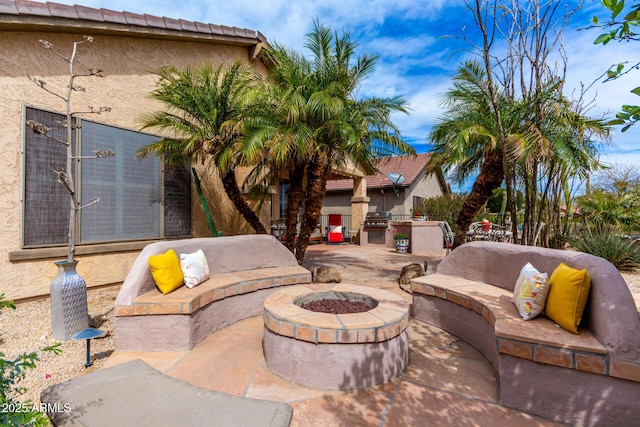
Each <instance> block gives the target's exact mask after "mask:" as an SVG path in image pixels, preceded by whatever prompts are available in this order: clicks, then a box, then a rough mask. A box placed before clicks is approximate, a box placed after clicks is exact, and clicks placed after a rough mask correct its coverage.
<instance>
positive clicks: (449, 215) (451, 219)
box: [420, 194, 466, 232]
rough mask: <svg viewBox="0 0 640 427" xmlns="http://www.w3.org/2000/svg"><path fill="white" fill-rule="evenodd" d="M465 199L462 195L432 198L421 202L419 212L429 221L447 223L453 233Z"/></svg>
mask: <svg viewBox="0 0 640 427" xmlns="http://www.w3.org/2000/svg"><path fill="white" fill-rule="evenodd" d="M465 197H466V196H464V195H462V194H451V195H445V196H438V197H432V198H430V199H426V200H424V201H423V202H422V206H420V211H421V212H422V215H425V216H426V217H427V218H429V219H430V220H431V221H447V222H448V223H449V225H450V226H451V229H452V230H453V231H454V232H455V231H456V221H457V220H458V214H459V213H460V209H462V203H463V202H464V199H465Z"/></svg>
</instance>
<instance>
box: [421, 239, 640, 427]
mask: <svg viewBox="0 0 640 427" xmlns="http://www.w3.org/2000/svg"><path fill="white" fill-rule="evenodd" d="M527 262H531V263H532V264H533V265H534V266H535V267H536V268H537V269H538V270H540V271H543V272H544V271H546V272H548V273H549V274H551V273H552V272H553V271H554V270H555V268H556V267H557V266H558V264H559V263H560V262H564V263H566V264H567V265H569V266H571V267H574V268H579V269H583V268H585V269H586V270H587V271H588V273H589V276H590V278H591V291H590V295H589V299H588V301H587V306H586V308H585V312H584V316H583V320H582V324H581V327H580V330H579V332H580V333H579V335H575V334H572V333H571V332H568V331H566V330H564V329H562V328H560V327H559V326H557V325H555V323H554V322H553V321H551V320H550V319H548V318H546V317H544V316H542V315H541V316H538V317H536V318H535V319H532V320H529V321H524V320H522V318H521V317H520V315H519V314H518V311H517V309H516V308H515V306H514V305H513V303H512V302H511V296H512V294H513V288H514V286H515V282H516V280H517V278H518V275H519V273H520V270H521V268H522V267H523V266H524V265H525V264H526V263H527ZM411 289H412V291H413V295H414V306H413V316H414V317H415V318H417V319H419V320H423V321H425V322H427V323H431V324H434V325H436V326H438V327H441V328H442V329H445V330H446V331H449V332H451V333H453V334H454V335H457V336H459V337H460V338H462V339H464V340H465V341H467V342H469V343H470V344H472V345H473V346H475V347H476V348H477V349H478V350H480V351H481V352H482V353H483V354H484V355H485V356H486V357H487V359H488V360H489V361H490V362H491V364H492V365H493V367H494V368H495V370H496V371H497V373H498V376H499V381H500V387H499V398H500V403H501V404H502V405H504V406H507V407H511V408H516V409H519V410H522V411H526V412H529V413H532V414H535V415H539V416H542V417H544V418H548V419H552V420H555V421H559V422H564V423H568V424H571V425H588V426H592V425H594V426H595V425H606V426H616V425H619V426H629V425H640V405H638V396H640V322H639V320H638V312H637V309H636V306H635V303H634V301H633V297H632V296H631V293H630V292H629V288H628V286H627V285H626V283H625V281H624V279H623V278H622V276H621V275H620V273H619V272H618V270H617V269H616V268H615V267H614V266H613V265H612V264H611V263H609V262H608V261H606V260H604V259H602V258H599V257H595V256H592V255H588V254H584V253H580V252H573V251H561V250H553V249H544V248H535V247H528V246H520V245H511V244H504V243H493V242H472V243H467V244H465V245H463V246H461V247H459V248H457V249H456V250H455V251H453V252H452V253H451V254H450V255H449V256H447V257H446V258H445V259H444V260H443V261H442V262H441V263H440V265H439V266H438V268H437V272H436V273H435V274H431V275H428V276H423V277H419V278H416V279H413V280H412V281H411Z"/></svg>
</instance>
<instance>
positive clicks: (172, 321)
mask: <svg viewBox="0 0 640 427" xmlns="http://www.w3.org/2000/svg"><path fill="white" fill-rule="evenodd" d="M168 249H173V250H175V251H176V253H177V254H178V255H179V254H180V253H192V252H195V251H197V250H198V249H202V251H203V252H204V254H205V256H206V258H207V264H208V265H209V270H210V273H211V277H210V278H209V279H208V280H206V281H205V282H203V283H201V284H200V285H198V286H196V287H195V288H192V289H189V288H187V287H186V286H182V287H180V288H179V289H177V290H175V291H173V292H171V293H169V294H166V295H163V294H162V293H161V292H160V291H158V290H157V288H156V285H155V282H154V281H153V277H152V276H151V272H150V271H149V264H148V259H149V256H151V255H157V254H161V253H164V252H165V251H167V250H168ZM310 282H311V273H310V272H309V270H307V269H305V268H304V267H301V266H299V265H298V263H297V261H296V258H295V256H294V255H293V254H292V253H291V252H290V251H288V250H287V248H285V247H284V246H283V245H282V243H280V242H278V240H276V239H275V238H274V237H273V236H268V235H244V236H229V237H217V238H197V239H185V240H171V241H163V242H156V243H151V244H149V245H147V246H146V247H145V248H144V249H143V250H142V251H141V252H140V254H139V255H138V257H137V258H136V259H135V261H134V262H133V266H132V267H131V270H130V271H129V274H128V275H127V277H126V278H125V280H124V283H123V284H122V288H121V289H120V292H119V293H118V296H117V298H116V302H115V344H116V349H131V350H190V349H192V348H193V347H195V346H196V345H197V344H198V343H199V342H200V341H202V340H203V339H204V338H206V337H207V336H209V335H210V334H212V333H213V332H215V331H217V330H219V329H221V328H224V327H226V326H228V325H230V324H232V323H235V322H237V321H239V320H242V319H245V318H247V317H252V316H257V315H259V314H262V308H263V303H264V300H265V299H266V298H267V297H268V296H269V295H270V294H271V293H272V292H274V291H275V290H276V289H277V288H278V287H281V286H286V285H295V284H301V283H310Z"/></svg>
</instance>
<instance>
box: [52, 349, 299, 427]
mask: <svg viewBox="0 0 640 427" xmlns="http://www.w3.org/2000/svg"><path fill="white" fill-rule="evenodd" d="M41 400H42V402H43V403H45V404H47V407H48V408H56V407H57V408H62V409H61V410H59V411H55V412H53V411H52V412H49V413H48V414H47V415H49V417H50V419H51V421H52V423H53V425H54V426H58V427H63V426H64V427H66V426H74V427H75V426H87V427H103V426H104V427H111V426H118V427H138V426H154V427H164V426H166V427H174V426H252V427H286V426H288V425H290V424H291V419H292V417H293V408H292V407H291V405H289V404H287V403H277V402H271V401H268V400H258V399H251V398H247V397H240V396H232V395H229V394H226V393H222V392H218V391H212V390H208V389H205V388H201V387H196V386H194V385H191V384H188V383H186V382H184V381H180V380H177V379H175V378H172V377H170V376H168V375H165V374H163V373H162V372H160V371H158V370H156V369H153V368H152V367H150V366H149V365H147V364H146V363H144V362H143V361H141V360H132V361H130V362H126V363H123V364H120V365H116V366H113V367H111V368H106V369H100V370H98V371H94V372H92V373H90V374H87V375H83V376H80V377H77V378H73V379H71V380H68V381H65V382H63V383H60V384H55V385H52V386H49V387H47V388H45V389H44V391H43V392H42V394H41ZM65 405H66V407H67V408H68V409H69V410H68V411H64V410H63V409H64V408H65Z"/></svg>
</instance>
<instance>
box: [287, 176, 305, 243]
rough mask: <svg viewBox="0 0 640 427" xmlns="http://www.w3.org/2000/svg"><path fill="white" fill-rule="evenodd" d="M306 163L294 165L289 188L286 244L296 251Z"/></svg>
mask: <svg viewBox="0 0 640 427" xmlns="http://www.w3.org/2000/svg"><path fill="white" fill-rule="evenodd" d="M304 168H305V165H304V164H300V165H296V166H294V168H293V170H292V171H291V172H290V173H289V190H287V212H286V214H285V215H286V216H285V220H286V224H285V225H286V234H285V243H284V244H285V246H286V247H287V249H289V250H290V251H291V252H292V253H295V246H296V234H297V232H298V214H299V212H300V206H302V199H303V198H304V187H303V181H304Z"/></svg>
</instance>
